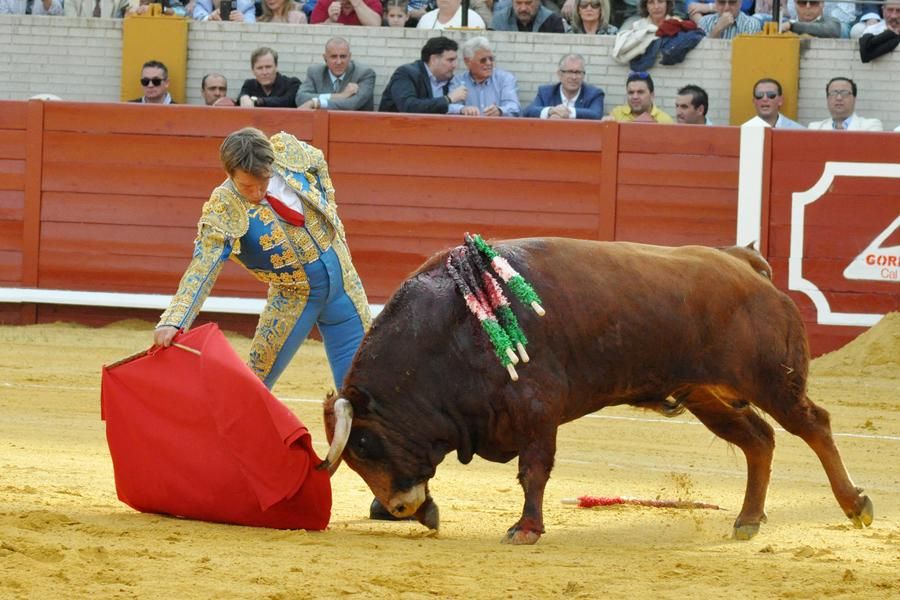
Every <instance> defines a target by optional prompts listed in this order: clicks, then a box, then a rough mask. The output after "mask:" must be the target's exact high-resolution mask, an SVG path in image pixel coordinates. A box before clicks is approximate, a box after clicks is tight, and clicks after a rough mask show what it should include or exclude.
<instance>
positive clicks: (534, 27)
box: [492, 0, 566, 33]
mask: <svg viewBox="0 0 900 600" xmlns="http://www.w3.org/2000/svg"><path fill="white" fill-rule="evenodd" d="M492 25H493V27H494V29H495V30H496V31H532V32H538V33H565V32H566V26H565V23H563V20H562V17H560V16H559V15H558V14H556V13H555V12H553V11H552V10H550V9H549V8H547V7H545V6H542V5H541V0H512V2H509V3H508V4H505V3H504V5H503V6H498V7H497V10H496V11H494V19H493V22H492Z"/></svg>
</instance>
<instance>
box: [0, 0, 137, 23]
mask: <svg viewBox="0 0 900 600" xmlns="http://www.w3.org/2000/svg"><path fill="white" fill-rule="evenodd" d="M2 1H3V0H0V3H2ZM126 6H128V0H100V2H99V3H97V1H96V0H65V2H63V10H64V12H65V15H66V16H67V17H104V18H109V19H112V18H116V17H121V16H122V14H124V12H125V7H126ZM0 12H3V11H2V9H0Z"/></svg>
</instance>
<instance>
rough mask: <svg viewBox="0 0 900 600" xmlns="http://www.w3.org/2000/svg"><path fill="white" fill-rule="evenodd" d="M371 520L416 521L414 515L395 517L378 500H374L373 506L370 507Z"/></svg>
mask: <svg viewBox="0 0 900 600" xmlns="http://www.w3.org/2000/svg"><path fill="white" fill-rule="evenodd" d="M369 518H370V519H372V520H373V521H415V519H416V518H415V517H413V516H412V515H410V516H408V517H395V516H394V515H392V514H391V513H390V511H389V510H388V509H386V508H385V507H384V505H383V504H382V503H381V502H379V501H378V498H373V499H372V505H371V506H369Z"/></svg>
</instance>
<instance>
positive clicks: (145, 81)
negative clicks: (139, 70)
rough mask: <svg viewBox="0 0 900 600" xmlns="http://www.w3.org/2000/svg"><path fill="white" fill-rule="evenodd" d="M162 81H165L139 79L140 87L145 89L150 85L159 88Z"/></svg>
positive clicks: (154, 78) (156, 78)
mask: <svg viewBox="0 0 900 600" xmlns="http://www.w3.org/2000/svg"><path fill="white" fill-rule="evenodd" d="M163 81H165V79H163V78H161V77H141V85H142V86H144V87H147V86H148V85H150V84H151V83H152V84H153V85H154V86H156V87H159V86H160V85H161V84H162V82H163Z"/></svg>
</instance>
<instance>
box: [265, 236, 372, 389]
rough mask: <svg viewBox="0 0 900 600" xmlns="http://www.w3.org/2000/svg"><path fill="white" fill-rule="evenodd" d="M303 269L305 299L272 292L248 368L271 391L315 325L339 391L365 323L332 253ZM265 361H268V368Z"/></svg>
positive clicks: (286, 292)
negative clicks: (305, 289) (306, 285)
mask: <svg viewBox="0 0 900 600" xmlns="http://www.w3.org/2000/svg"><path fill="white" fill-rule="evenodd" d="M304 269H305V270H306V275H307V278H308V280H309V287H310V289H309V295H308V296H307V295H306V294H305V293H290V291H289V290H288V289H285V288H276V287H275V286H272V288H270V291H269V302H268V304H267V305H266V308H265V310H264V311H263V314H262V315H260V323H259V326H258V327H257V331H256V336H255V337H254V339H253V344H252V347H251V351H250V367H251V368H253V369H254V371H256V372H257V374H258V375H260V377H261V378H262V380H263V383H265V385H266V387H268V388H270V389H271V388H272V386H274V385H275V382H276V381H278V378H279V377H280V376H281V374H282V373H283V372H284V370H285V368H287V365H288V363H290V361H291V359H292V358H293V357H294V355H295V354H296V353H297V350H299V349H300V346H301V345H302V344H303V342H304V341H305V340H306V338H307V337H308V336H309V333H310V331H312V328H313V325H315V326H317V327H318V328H319V333H321V334H322V340H323V341H324V343H325V353H326V355H327V356H328V364H329V365H330V366H331V374H332V376H333V377H334V384H335V386H337V389H338V390H340V388H341V385H342V384H343V382H344V376H345V375H346V374H347V370H348V369H349V368H350V363H351V362H352V361H353V356H354V355H355V354H356V349H357V348H359V344H360V342H362V339H363V335H364V333H365V330H364V329H363V322H362V319H361V318H360V316H359V314H358V313H357V311H356V307H355V306H354V305H353V302H352V301H351V300H350V297H349V296H347V293H346V292H345V291H344V279H343V273H342V271H341V265H340V262H339V261H338V257H337V255H336V254H335V252H334V249H329V250H328V251H326V252H324V253H323V254H322V255H321V257H320V258H319V260H316V261H313V262H311V263H309V264H307V265H304ZM267 313H268V314H267ZM266 356H269V359H266V358H265V357H266ZM272 356H274V360H272ZM266 363H271V367H269V366H268V364H266Z"/></svg>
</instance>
